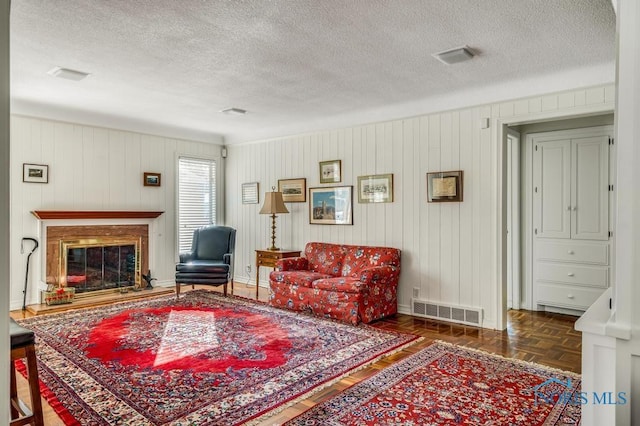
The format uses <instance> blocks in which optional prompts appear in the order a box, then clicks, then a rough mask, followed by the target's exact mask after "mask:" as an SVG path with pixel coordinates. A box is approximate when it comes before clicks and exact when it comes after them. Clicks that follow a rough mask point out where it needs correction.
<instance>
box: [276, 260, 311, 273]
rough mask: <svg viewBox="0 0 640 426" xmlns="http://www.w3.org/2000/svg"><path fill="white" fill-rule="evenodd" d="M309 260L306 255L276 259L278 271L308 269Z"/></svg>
mask: <svg viewBox="0 0 640 426" xmlns="http://www.w3.org/2000/svg"><path fill="white" fill-rule="evenodd" d="M308 269H309V262H308V261H307V258H306V257H286V258H284V259H280V260H277V261H276V271H307V270H308Z"/></svg>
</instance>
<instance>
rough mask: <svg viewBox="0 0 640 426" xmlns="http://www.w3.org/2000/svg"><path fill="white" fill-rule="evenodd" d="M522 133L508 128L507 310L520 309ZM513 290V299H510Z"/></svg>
mask: <svg viewBox="0 0 640 426" xmlns="http://www.w3.org/2000/svg"><path fill="white" fill-rule="evenodd" d="M521 144H522V140H521V138H520V133H519V132H516V131H515V130H513V129H510V128H507V188H508V189H507V286H508V287H507V308H510V309H520V301H521V289H522V282H521V273H520V267H521V263H522V260H521V244H520V228H521V221H522V219H521V216H520V204H521V190H520V188H521V176H520V163H521V159H520V147H521ZM509 290H511V298H509V297H508V295H509Z"/></svg>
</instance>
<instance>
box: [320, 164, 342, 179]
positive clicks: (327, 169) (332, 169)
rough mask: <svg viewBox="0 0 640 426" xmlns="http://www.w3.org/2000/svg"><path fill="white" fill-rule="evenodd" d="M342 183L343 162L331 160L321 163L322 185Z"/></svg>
mask: <svg viewBox="0 0 640 426" xmlns="http://www.w3.org/2000/svg"><path fill="white" fill-rule="evenodd" d="M338 182H342V161H341V160H331V161H321V162H320V183H338Z"/></svg>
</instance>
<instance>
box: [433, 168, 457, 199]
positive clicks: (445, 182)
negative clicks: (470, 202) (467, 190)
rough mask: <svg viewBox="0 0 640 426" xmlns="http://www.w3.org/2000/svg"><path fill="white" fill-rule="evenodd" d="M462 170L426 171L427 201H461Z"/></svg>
mask: <svg viewBox="0 0 640 426" xmlns="http://www.w3.org/2000/svg"><path fill="white" fill-rule="evenodd" d="M462 188H463V186H462V170H454V171H449V172H432V173H427V202H429V203H442V202H450V201H453V202H460V201H462Z"/></svg>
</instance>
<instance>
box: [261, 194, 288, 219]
mask: <svg viewBox="0 0 640 426" xmlns="http://www.w3.org/2000/svg"><path fill="white" fill-rule="evenodd" d="M274 189H275V188H274ZM277 213H289V210H287V206H285V205H284V200H283V199H282V192H275V191H274V192H266V193H265V194H264V204H263V205H262V209H260V214H277Z"/></svg>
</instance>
